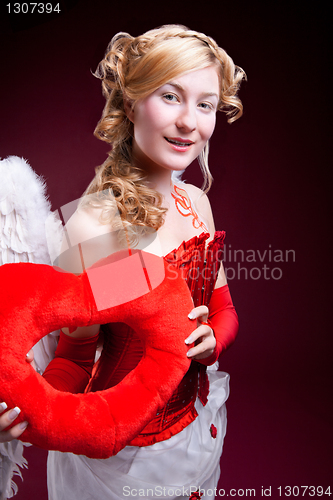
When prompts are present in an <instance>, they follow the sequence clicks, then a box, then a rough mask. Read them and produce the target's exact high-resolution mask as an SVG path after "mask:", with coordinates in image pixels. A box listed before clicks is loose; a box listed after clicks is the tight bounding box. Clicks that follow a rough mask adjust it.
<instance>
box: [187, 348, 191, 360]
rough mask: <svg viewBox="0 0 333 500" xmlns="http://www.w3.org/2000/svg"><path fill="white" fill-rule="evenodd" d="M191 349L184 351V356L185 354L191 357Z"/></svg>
mask: <svg viewBox="0 0 333 500" xmlns="http://www.w3.org/2000/svg"><path fill="white" fill-rule="evenodd" d="M191 351H192V349H190V350H189V351H187V353H186V356H187V357H188V358H190V357H191V354H192V352H191Z"/></svg>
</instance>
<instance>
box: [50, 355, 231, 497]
mask: <svg viewBox="0 0 333 500" xmlns="http://www.w3.org/2000/svg"><path fill="white" fill-rule="evenodd" d="M207 373H208V378H209V384H210V390H209V396H208V403H207V404H206V406H203V405H202V404H201V402H200V401H199V400H197V401H196V405H195V407H196V410H197V412H198V417H197V418H196V419H195V420H194V421H193V422H192V423H190V424H189V425H188V426H187V427H185V429H183V430H182V431H181V432H180V433H178V434H176V435H174V436H172V437H171V438H169V439H167V440H165V441H161V442H158V443H155V444H153V445H151V446H144V447H137V446H126V447H125V448H124V449H123V450H121V451H120V452H119V453H118V454H117V455H116V456H113V457H110V458H108V459H105V460H98V459H91V458H87V457H85V456H83V455H74V454H72V453H62V452H58V451H50V452H49V457H48V490H49V500H77V499H80V500H105V499H108V500H118V499H119V498H126V497H129V498H131V497H133V496H138V497H141V498H149V499H150V498H151V499H169V500H170V499H175V498H177V499H187V500H188V499H189V498H190V496H191V494H192V493H193V492H195V491H196V490H198V489H199V488H200V492H201V493H203V495H202V497H201V499H202V500H210V499H214V498H215V490H214V489H215V488H216V487H217V482H218V479H219V476H220V457H221V453H222V447H223V440H224V436H225V433H226V423H227V417H226V407H225V401H226V399H227V398H228V395H229V375H228V374H227V373H224V372H220V371H217V363H215V365H213V366H211V367H209V368H208V371H207ZM211 424H213V425H214V426H215V427H216V429H217V434H216V438H213V437H212V435H211V432H210V427H211Z"/></svg>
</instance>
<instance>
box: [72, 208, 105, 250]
mask: <svg viewBox="0 0 333 500" xmlns="http://www.w3.org/2000/svg"><path fill="white" fill-rule="evenodd" d="M101 214H102V209H101V208H94V207H91V206H86V207H83V208H79V209H77V210H76V211H75V212H74V214H73V215H72V216H71V217H70V219H69V220H68V222H67V223H66V231H67V234H68V237H69V239H70V242H71V244H72V245H77V244H78V243H82V242H83V241H87V240H90V239H92V238H95V237H97V236H100V235H101V234H106V233H109V232H110V229H111V226H110V225H109V224H102V223H101V221H100V216H101Z"/></svg>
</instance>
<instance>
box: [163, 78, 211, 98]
mask: <svg viewBox="0 0 333 500" xmlns="http://www.w3.org/2000/svg"><path fill="white" fill-rule="evenodd" d="M165 85H171V86H172V87H176V88H177V89H179V90H182V91H183V92H185V89H184V87H183V86H182V85H180V84H179V83H176V82H167V83H166V84H165ZM202 96H204V97H209V96H215V97H216V98H217V99H219V96H218V95H217V94H216V92H203V94H202Z"/></svg>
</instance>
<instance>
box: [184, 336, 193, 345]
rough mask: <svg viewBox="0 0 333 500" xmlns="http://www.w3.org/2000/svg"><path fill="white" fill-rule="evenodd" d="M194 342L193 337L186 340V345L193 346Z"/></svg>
mask: <svg viewBox="0 0 333 500" xmlns="http://www.w3.org/2000/svg"><path fill="white" fill-rule="evenodd" d="M192 342H193V340H192V337H188V338H187V339H186V340H185V344H192Z"/></svg>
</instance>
